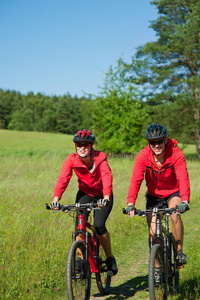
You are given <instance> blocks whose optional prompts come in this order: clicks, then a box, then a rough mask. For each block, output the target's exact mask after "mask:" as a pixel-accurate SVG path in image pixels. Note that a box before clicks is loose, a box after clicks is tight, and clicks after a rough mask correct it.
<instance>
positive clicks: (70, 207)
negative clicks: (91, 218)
mask: <svg viewBox="0 0 200 300" xmlns="http://www.w3.org/2000/svg"><path fill="white" fill-rule="evenodd" d="M97 208H98V204H97V203H95V202H92V203H85V204H80V203H76V204H69V205H61V204H60V209H59V210H54V212H56V211H63V212H68V211H70V210H73V209H75V210H82V209H89V210H92V209H97ZM46 209H50V210H51V208H50V206H49V205H48V204H47V203H46Z"/></svg>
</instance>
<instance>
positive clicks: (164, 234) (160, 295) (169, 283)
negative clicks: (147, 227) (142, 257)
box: [123, 207, 182, 300]
mask: <svg viewBox="0 0 200 300" xmlns="http://www.w3.org/2000/svg"><path fill="white" fill-rule="evenodd" d="M123 213H124V214H126V210H125V209H124V208H123ZM152 213H153V215H155V216H156V233H155V236H154V237H150V257H149V271H148V285H149V296H150V300H155V299H167V295H168V293H170V294H172V293H177V292H178V289H179V269H180V268H181V267H182V266H178V265H177V264H176V260H175V257H176V245H175V241H174V237H173V235H172V233H171V232H170V231H169V216H170V215H171V214H173V213H177V212H176V208H165V209H160V208H156V207H155V208H152V209H143V210H137V209H136V211H135V215H136V216H141V217H145V216H147V215H148V214H152ZM155 264H157V265H159V266H160V280H159V282H157V280H156V277H155V274H156V270H155Z"/></svg>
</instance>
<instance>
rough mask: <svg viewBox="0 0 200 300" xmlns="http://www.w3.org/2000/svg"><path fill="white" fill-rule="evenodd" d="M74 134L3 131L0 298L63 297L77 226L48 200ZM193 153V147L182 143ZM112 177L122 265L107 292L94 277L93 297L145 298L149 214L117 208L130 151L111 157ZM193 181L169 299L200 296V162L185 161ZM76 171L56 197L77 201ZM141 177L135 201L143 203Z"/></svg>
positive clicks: (112, 224)
mask: <svg viewBox="0 0 200 300" xmlns="http://www.w3.org/2000/svg"><path fill="white" fill-rule="evenodd" d="M73 151H74V144H73V142H72V136H68V135H61V134H48V133H34V132H16V131H6V130H0V164H1V172H0V199H1V201H0V203H1V209H0V219H1V225H0V263H1V267H0V299H20V300H26V299H34V300H36V299H38V300H39V299H40V300H41V299H46V300H47V299H48V300H49V299H56V300H57V299H67V292H66V285H65V265H66V260H67V253H68V249H69V246H70V243H71V233H72V231H73V229H74V223H73V219H72V218H71V217H70V216H69V214H64V213H54V214H53V213H52V212H51V211H47V210H46V209H45V203H46V202H47V203H50V202H51V201H52V196H53V190H54V187H55V184H56V182H57V178H58V176H59V173H60V169H61V166H62V164H63V162H64V159H65V158H66V156H67V155H69V154H70V153H71V152H73ZM183 151H184V153H185V154H186V157H190V155H191V157H194V153H195V147H194V146H191V145H190V146H188V147H184V148H183ZM108 161H109V164H110V166H111V169H112V172H113V176H114V182H113V186H114V207H113V210H112V213H111V215H110V217H109V219H108V221H107V228H108V230H109V232H110V234H111V239H112V250H113V254H114V255H115V257H116V259H117V263H118V268H119V272H118V274H117V275H116V276H115V277H114V278H113V279H112V287H111V289H110V294H109V295H107V296H106V297H101V296H100V294H99V293H98V289H97V287H96V283H95V280H92V293H91V299H96V300H98V299H109V300H122V299H148V284H147V272H148V255H149V250H148V244H147V238H148V231H147V225H146V220H145V219H142V218H139V217H135V218H133V219H130V218H129V217H128V216H125V215H123V214H122V207H125V206H126V196H127V191H128V188H129V183H130V178H131V173H132V168H133V164H134V159H133V158H112V157H111V158H109V159H108ZM187 167H188V172H189V177H190V183H191V205H190V208H191V209H190V211H189V212H187V213H185V214H184V215H183V216H182V219H183V222H184V225H185V235H184V252H185V253H186V254H187V255H188V256H189V259H188V263H187V265H186V266H185V267H184V268H183V269H181V270H180V293H179V294H178V295H176V296H173V297H172V296H170V297H169V299H177V300H180V299H200V252H199V248H200V222H199V215H200V205H199V199H200V161H197V160H187ZM76 192H77V179H76V176H75V175H74V176H73V177H72V180H71V182H70V184H69V186H68V189H67V190H66V191H65V193H64V195H63V198H62V200H61V203H63V204H67V203H68V204H69V203H74V201H75V195H76ZM144 194H145V184H144V183H143V184H142V187H141V191H140V193H139V196H138V200H137V207H138V208H144V207H145V200H144Z"/></svg>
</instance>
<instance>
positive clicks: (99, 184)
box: [54, 150, 112, 198]
mask: <svg viewBox="0 0 200 300" xmlns="http://www.w3.org/2000/svg"><path fill="white" fill-rule="evenodd" d="M92 154H93V158H94V162H95V168H94V170H93V172H92V173H90V171H89V170H88V168H87V167H86V166H85V165H84V164H83V163H82V161H81V159H80V158H79V156H78V155H77V153H71V154H70V155H69V156H68V157H67V158H66V160H65V162H64V164H63V166H62V169H61V173H60V176H59V178H58V182H57V184H56V187H55V190H54V197H55V196H58V197H59V198H61V196H62V194H63V193H64V191H65V190H66V188H67V186H68V183H69V181H70V179H71V177H72V170H74V172H75V173H76V175H77V177H78V186H79V189H80V190H81V191H82V192H84V193H86V194H88V195H90V196H92V197H101V196H105V195H109V196H111V192H112V173H111V169H110V167H109V165H108V162H107V156H106V154H105V153H103V152H100V151H94V150H93V151H92Z"/></svg>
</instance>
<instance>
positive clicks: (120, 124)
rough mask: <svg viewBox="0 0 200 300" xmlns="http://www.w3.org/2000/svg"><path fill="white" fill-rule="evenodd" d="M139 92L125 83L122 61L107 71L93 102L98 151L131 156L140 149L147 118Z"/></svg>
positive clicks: (142, 143)
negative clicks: (99, 94) (102, 84)
mask: <svg viewBox="0 0 200 300" xmlns="http://www.w3.org/2000/svg"><path fill="white" fill-rule="evenodd" d="M138 94H139V92H138V91H137V89H136V88H135V87H133V85H132V84H129V83H128V82H127V77H126V74H125V71H124V68H123V63H122V60H121V59H119V60H118V64H117V66H116V67H115V68H114V67H113V66H111V67H110V69H109V71H108V73H107V74H106V79H105V83H104V87H103V88H102V92H101V96H99V97H97V98H96V99H95V101H94V113H93V128H94V132H95V135H96V136H97V141H98V146H99V147H100V149H101V150H103V151H106V152H112V153H117V154H119V153H134V152H137V151H139V149H140V148H141V147H142V146H143V145H144V139H143V137H142V136H141V131H142V126H143V121H144V119H145V118H146V116H147V113H146V110H145V108H144V105H143V103H142V102H141V101H138V100H137V97H138Z"/></svg>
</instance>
